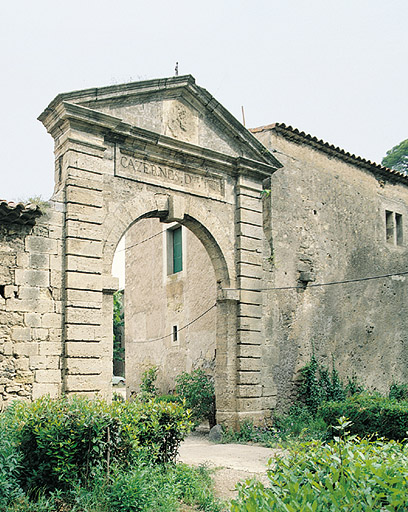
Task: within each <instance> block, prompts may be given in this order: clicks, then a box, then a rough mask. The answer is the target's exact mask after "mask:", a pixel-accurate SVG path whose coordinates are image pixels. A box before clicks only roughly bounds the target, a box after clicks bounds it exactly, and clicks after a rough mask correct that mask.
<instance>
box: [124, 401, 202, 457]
mask: <svg viewBox="0 0 408 512" xmlns="http://www.w3.org/2000/svg"><path fill="white" fill-rule="evenodd" d="M119 405H120V407H119V412H120V420H121V423H122V426H123V428H122V436H123V437H124V439H125V441H126V443H127V444H128V445H131V446H136V447H137V452H138V453H139V454H140V453H143V452H145V453H147V455H148V457H149V459H151V460H153V461H155V462H161V463H164V462H170V461H174V460H175V457H176V455H177V451H178V448H179V446H180V443H181V441H182V440H183V439H184V438H185V437H186V435H187V434H188V433H189V432H190V430H191V428H192V423H191V421H190V411H187V410H186V409H185V408H184V407H183V405H181V404H177V403H174V402H173V403H169V402H168V403H166V402H159V401H156V400H149V401H148V402H141V401H135V402H124V403H123V404H119Z"/></svg>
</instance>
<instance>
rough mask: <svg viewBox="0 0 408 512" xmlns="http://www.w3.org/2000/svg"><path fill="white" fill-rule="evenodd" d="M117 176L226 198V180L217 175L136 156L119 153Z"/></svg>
mask: <svg viewBox="0 0 408 512" xmlns="http://www.w3.org/2000/svg"><path fill="white" fill-rule="evenodd" d="M115 174H116V175H117V176H122V177H124V178H128V179H134V180H137V181H140V180H141V179H143V180H146V181H148V182H153V183H154V184H160V185H163V186H172V187H173V188H178V189H188V190H191V191H196V192H199V193H202V194H205V195H214V194H215V195H217V196H222V197H223V196H224V193H225V186H224V180H223V179H222V178H220V177H219V176H217V175H215V174H209V173H207V172H206V173H205V174H204V173H203V174H200V173H199V172H194V171H190V170H189V171H185V170H182V169H175V168H173V167H169V166H168V165H163V164H156V163H152V162H149V161H147V160H141V159H139V158H136V157H134V156H130V155H128V154H124V153H122V152H118V154H117V158H116V172H115Z"/></svg>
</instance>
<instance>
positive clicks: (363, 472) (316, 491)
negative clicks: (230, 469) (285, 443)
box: [230, 438, 408, 512]
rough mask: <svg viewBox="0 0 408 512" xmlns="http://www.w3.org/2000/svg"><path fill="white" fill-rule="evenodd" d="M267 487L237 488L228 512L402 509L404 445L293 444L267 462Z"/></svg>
mask: <svg viewBox="0 0 408 512" xmlns="http://www.w3.org/2000/svg"><path fill="white" fill-rule="evenodd" d="M267 473H268V479H269V486H268V487H265V486H264V485H263V484H261V483H259V482H256V481H247V482H246V483H244V484H241V485H240V486H239V492H238V497H237V499H236V500H233V501H232V504H231V509H230V510H231V512H257V511H263V510H274V511H276V512H304V511H311V512H316V511H317V512H320V511H325V510H327V511H329V510H330V511H331V512H343V511H346V510H347V511H353V512H374V511H379V510H384V511H385V510H389V511H391V510H393V511H396V512H404V511H406V510H407V509H408V494H407V492H406V483H407V481H408V446H407V445H402V444H400V443H397V442H395V441H391V442H382V441H375V442H369V441H367V440H363V441H356V440H353V439H352V438H346V439H345V440H342V439H339V438H338V439H337V441H335V442H330V443H328V444H324V443H322V442H320V441H315V442H311V443H304V444H302V445H297V446H296V447H295V448H294V449H292V450H291V451H290V453H289V455H285V456H284V457H281V458H280V457H278V458H275V460H274V461H270V466H269V470H268V472H267Z"/></svg>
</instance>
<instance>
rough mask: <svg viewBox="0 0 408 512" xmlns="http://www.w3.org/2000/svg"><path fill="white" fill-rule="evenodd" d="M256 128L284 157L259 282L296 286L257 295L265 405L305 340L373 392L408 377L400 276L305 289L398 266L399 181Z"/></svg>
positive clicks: (407, 252) (405, 216) (284, 397)
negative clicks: (393, 218)
mask: <svg viewBox="0 0 408 512" xmlns="http://www.w3.org/2000/svg"><path fill="white" fill-rule="evenodd" d="M257 135H258V136H259V138H260V139H261V141H262V142H263V143H264V144H265V145H266V146H267V147H269V148H273V149H274V150H276V151H277V153H276V154H278V155H279V158H280V160H281V162H282V163H283V164H284V168H283V169H281V170H279V171H278V172H277V173H275V174H274V175H273V176H272V178H271V182H270V187H271V195H270V197H269V198H267V199H266V200H265V211H266V217H267V218H269V219H270V220H269V222H268V226H267V229H266V235H267V236H266V238H267V240H269V244H266V245H269V250H270V258H269V259H268V260H266V261H265V268H266V276H268V277H267V278H266V281H265V287H266V288H273V287H285V286H300V288H299V289H291V290H271V291H269V292H268V293H267V296H266V297H265V303H266V308H265V311H266V315H265V318H266V324H265V333H266V337H265V346H264V353H263V354H264V355H263V377H262V381H263V389H264V397H265V402H266V403H267V404H269V406H270V407H274V406H276V404H278V405H279V404H280V405H281V406H283V404H284V403H286V402H287V401H288V400H289V399H290V398H291V396H293V393H294V392H295V390H296V385H295V384H296V378H297V372H298V370H299V368H301V367H302V366H303V365H304V364H305V363H306V362H307V361H308V360H309V359H310V355H311V352H312V345H314V347H315V350H316V354H317V356H318V359H319V361H320V362H322V363H324V364H325V365H326V366H328V367H330V366H331V364H332V356H333V357H334V359H335V364H336V367H337V368H338V370H339V371H340V374H341V375H342V377H343V378H345V379H346V378H347V377H352V376H356V377H357V378H358V379H359V380H360V381H362V382H363V383H364V384H365V385H366V386H369V387H370V388H373V389H377V390H379V391H381V392H386V391H387V389H388V387H389V385H390V384H391V382H392V381H393V380H396V381H401V382H408V364H407V363H408V309H407V308H408V306H407V298H408V297H407V277H406V276H403V275H402V276H394V277H388V278H384V279H375V280H368V281H360V282H355V283H349V284H338V285H332V286H324V287H313V286H311V285H314V284H316V283H329V282H333V281H343V280H350V279H359V278H365V277H370V276H378V275H384V274H388V273H395V272H399V271H400V272H404V271H406V270H407V268H408V265H407V264H408V248H407V242H408V189H407V186H406V184H405V183H404V182H403V179H400V180H396V179H395V178H393V176H392V174H391V172H389V171H388V177H387V173H384V174H383V175H379V173H377V171H376V169H375V168H374V166H373V170H372V171H370V170H368V169H364V167H363V166H362V165H358V164H357V162H356V163H355V164H353V163H352V162H349V163H347V162H345V161H344V160H343V159H341V158H336V157H335V156H328V155H327V149H326V148H325V147H323V148H319V147H317V148H313V147H312V146H311V144H309V143H308V140H307V139H306V140H305V141H304V142H303V143H302V142H301V141H299V140H297V141H294V140H288V139H287V138H286V137H285V136H282V134H280V133H278V132H277V131H275V130H273V129H272V130H263V131H259V132H257ZM386 211H390V212H394V213H398V214H399V215H402V240H401V241H400V242H401V245H398V244H397V243H396V239H395V238H394V239H392V240H389V241H387V239H386V222H385V221H386ZM265 243H266V242H265Z"/></svg>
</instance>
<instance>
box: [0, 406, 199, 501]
mask: <svg viewBox="0 0 408 512" xmlns="http://www.w3.org/2000/svg"><path fill="white" fill-rule="evenodd" d="M3 414H4V418H5V420H4V421H5V422H6V423H7V424H8V425H9V426H10V432H11V430H12V435H11V434H10V435H8V441H7V442H11V443H12V446H14V447H15V450H16V451H15V452H13V453H17V456H16V457H17V458H15V461H14V462H13V459H10V460H8V462H7V464H8V466H7V464H5V463H4V461H3V466H2V467H0V476H1V474H2V473H1V471H2V468H5V469H4V471H7V470H9V471H11V473H12V472H13V471H14V473H15V474H16V475H17V474H18V481H19V483H20V484H21V485H22V487H23V488H24V489H32V490H33V491H35V489H38V488H43V489H49V490H52V489H67V488H68V487H69V486H71V485H72V483H73V482H74V481H75V480H82V481H86V480H87V479H88V477H89V476H90V475H91V474H92V472H93V471H95V470H96V469H97V468H98V467H103V468H104V469H107V468H108V466H109V465H110V464H112V463H121V462H123V463H125V462H128V461H129V460H130V459H131V458H132V457H134V456H140V454H144V455H146V457H147V458H149V459H150V460H152V461H153V462H167V461H171V460H174V458H175V456H176V454H177V450H178V447H179V445H180V442H181V440H182V439H183V438H184V437H185V436H186V435H187V433H188V432H189V430H190V428H191V422H190V420H189V413H188V412H187V411H185V409H184V408H183V407H182V406H181V405H179V404H174V403H165V402H159V403H158V402H155V401H153V400H151V401H150V402H146V403H142V402H133V403H129V402H123V403H122V402H112V404H107V403H106V402H105V401H103V400H101V399H95V400H89V399H84V398H76V397H72V398H69V399H68V398H61V399H59V400H52V399H51V398H49V397H43V398H41V399H39V400H37V401H35V402H33V403H22V402H20V403H16V404H15V405H14V406H12V407H10V408H9V409H8V410H7V411H6V412H5V413H3ZM6 420H7V421H6ZM4 453H5V454H7V451H5V452H4ZM5 456H6V455H5ZM0 462H1V459H0ZM12 464H14V466H13V467H14V469H13V467H12ZM9 481H10V482H13V480H12V479H10V480H9ZM10 485H11V484H10ZM17 491H18V488H16V492H17Z"/></svg>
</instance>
